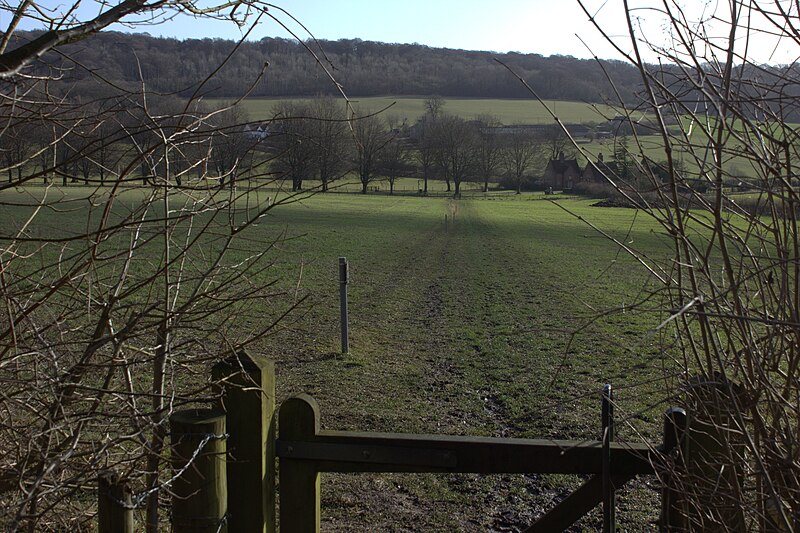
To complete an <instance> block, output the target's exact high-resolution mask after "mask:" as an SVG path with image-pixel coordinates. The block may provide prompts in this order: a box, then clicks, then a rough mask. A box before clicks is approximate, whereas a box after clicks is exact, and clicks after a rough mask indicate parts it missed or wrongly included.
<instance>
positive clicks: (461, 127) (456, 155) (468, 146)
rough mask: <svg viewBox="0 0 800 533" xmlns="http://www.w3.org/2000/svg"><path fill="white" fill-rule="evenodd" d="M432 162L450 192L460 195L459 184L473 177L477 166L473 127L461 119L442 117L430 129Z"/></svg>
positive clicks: (476, 138) (450, 116)
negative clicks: (451, 186)
mask: <svg viewBox="0 0 800 533" xmlns="http://www.w3.org/2000/svg"><path fill="white" fill-rule="evenodd" d="M433 142H434V146H435V147H436V149H435V154H436V163H437V166H438V167H439V170H440V172H441V174H442V176H443V177H444V180H445V183H446V184H447V191H448V192H449V191H450V181H451V180H452V182H453V185H454V186H455V194H456V195H458V194H460V193H461V184H462V183H463V182H465V181H467V180H469V179H471V178H472V177H473V176H474V175H475V171H476V165H477V151H476V148H477V146H478V131H477V128H476V126H475V125H474V124H472V123H469V122H467V121H466V120H464V119H463V118H461V117H456V116H453V115H447V114H444V115H442V116H441V117H440V118H439V119H438V120H437V121H436V127H435V129H434V140H433Z"/></svg>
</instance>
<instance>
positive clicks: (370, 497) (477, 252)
mask: <svg viewBox="0 0 800 533" xmlns="http://www.w3.org/2000/svg"><path fill="white" fill-rule="evenodd" d="M543 198H544V197H542V196H539V195H522V196H521V197H516V196H514V195H510V196H489V197H485V198H482V197H475V198H473V199H470V200H461V201H453V200H451V199H445V198H408V197H397V198H390V197H386V196H383V197H379V196H366V197H364V196H360V195H317V196H315V197H313V198H311V199H309V200H307V201H304V202H302V203H300V204H295V205H291V206H287V207H285V208H280V209H278V210H276V211H275V212H274V213H275V215H274V216H273V217H272V218H271V219H270V224H269V225H270V226H278V227H287V228H288V229H289V231H290V233H291V234H293V235H304V237H303V238H301V239H299V240H297V241H292V242H291V244H290V245H289V246H287V247H286V248H285V249H284V251H283V258H282V263H283V266H284V267H285V268H286V269H287V270H286V273H287V274H293V275H294V278H292V279H289V280H287V281H288V282H289V284H290V285H291V284H292V283H293V282H294V281H296V278H297V277H299V276H300V272H301V269H300V267H299V264H300V262H301V261H302V263H303V268H302V286H303V287H304V290H306V291H308V293H309V294H310V295H311V298H312V300H313V305H312V308H311V309H310V312H309V313H308V314H306V315H305V316H304V317H303V319H302V320H299V321H297V322H291V323H290V324H287V325H286V329H285V330H284V331H283V332H282V333H281V334H280V335H279V336H277V337H274V338H272V339H269V340H268V341H266V342H264V343H263V344H262V345H261V346H260V351H261V352H263V353H267V354H269V355H270V356H271V357H273V358H274V359H275V360H276V361H277V367H278V374H279V380H278V389H279V396H280V397H281V398H284V397H286V396H288V395H291V394H296V393H299V392H309V393H311V394H312V395H314V396H315V397H316V398H317V399H318V401H319V403H320V406H321V409H322V424H323V427H326V428H330V429H346V430H375V431H393V432H422V433H449V434H468V435H491V436H519V437H536V438H549V437H552V438H572V439H595V438H597V437H598V435H599V433H598V431H599V429H598V428H599V400H598V398H599V391H600V389H601V387H602V385H603V383H605V382H611V383H613V384H614V385H615V386H616V387H617V390H618V398H619V404H618V412H619V413H620V417H621V418H622V419H624V420H625V423H622V424H620V426H621V428H620V438H623V439H624V438H629V439H638V438H640V437H639V436H637V435H636V432H635V431H634V430H633V428H636V430H637V431H641V432H642V434H643V435H645V436H646V437H649V438H652V439H653V440H654V441H657V440H658V439H660V437H659V436H658V428H659V426H660V419H659V416H660V413H661V412H662V410H663V406H662V405H657V404H656V405H653V404H652V402H654V401H655V400H656V399H657V398H660V397H662V396H663V394H662V393H660V392H658V391H661V390H663V388H664V387H665V383H664V381H663V380H660V379H658V378H659V377H660V376H661V375H662V364H663V363H664V361H663V358H662V353H661V351H660V350H659V347H658V346H657V339H656V338H654V336H653V334H652V333H651V332H652V328H653V327H654V326H655V325H656V324H658V322H659V321H660V315H657V314H653V315H650V316H646V315H644V316H640V315H636V314H631V313H630V312H627V313H623V312H622V309H623V308H624V307H625V306H630V304H631V302H633V301H635V300H636V298H637V297H638V296H640V294H641V293H640V291H644V290H647V289H648V288H649V287H650V283H649V281H648V280H647V278H646V277H644V276H643V275H638V274H637V272H638V269H637V268H636V267H635V265H634V263H633V262H632V261H631V260H630V259H628V258H627V257H625V256H624V254H622V255H620V254H619V253H618V250H617V249H616V247H615V246H613V245H612V244H611V243H609V242H608V241H607V240H605V239H604V238H601V237H599V236H598V235H597V234H596V233H594V232H593V231H592V230H591V229H589V228H588V227H587V226H586V225H585V224H583V223H582V222H580V221H578V220H576V219H575V218H573V217H571V216H570V215H568V214H566V213H565V212H564V211H563V210H561V209H560V208H559V207H558V205H556V204H554V203H551V202H549V201H546V200H544V199H543ZM561 204H562V205H564V206H565V207H567V208H569V209H570V210H574V211H575V212H576V213H577V214H580V215H581V216H584V217H586V218H587V219H589V220H592V221H594V222H596V223H597V224H598V225H599V226H600V227H602V228H603V229H604V230H606V231H608V232H609V233H611V234H613V235H615V236H617V237H618V238H620V239H626V242H632V243H635V245H636V246H638V247H639V248H643V249H645V250H647V251H648V253H650V254H651V255H653V256H658V255H659V254H663V253H668V247H667V246H666V243H663V242H662V239H661V237H660V236H659V234H658V233H657V232H656V231H654V230H655V228H654V227H652V226H650V225H649V224H645V223H643V222H641V221H639V222H637V223H636V224H635V225H634V229H633V231H630V232H629V229H630V228H631V222H632V220H633V217H634V216H635V215H634V211H632V210H624V209H600V208H593V207H590V205H589V204H590V203H589V202H587V201H582V200H563V201H561ZM445 216H447V218H448V223H447V226H445ZM339 256H346V257H347V258H348V261H349V263H350V266H351V275H352V283H351V285H350V304H351V308H350V316H351V350H352V353H351V354H350V355H347V356H342V355H339V354H338V343H339V336H338V285H337V282H336V279H337V278H336V276H337V258H338V257H339ZM608 309H616V312H615V313H612V314H611V315H609V316H607V317H605V318H602V319H600V320H598V321H593V319H594V318H596V317H597V316H598V315H599V314H600V313H601V312H602V311H604V310H608ZM653 378H656V379H655V381H654V382H650V380H651V379H653ZM648 382H649V383H648ZM628 424H630V425H628ZM576 482H577V479H575V478H569V477H565V476H539V475H531V476H497V477H489V478H481V477H478V476H466V475H461V476H433V475H429V476H411V475H380V476H379V475H372V476H369V475H365V476H346V475H341V476H336V475H329V476H326V477H325V479H324V481H323V507H324V511H323V512H324V520H325V522H324V524H323V529H324V530H326V531H330V530H334V531H378V530H381V531H387V530H391V529H392V528H393V527H399V528H407V527H409V528H410V527H414V528H419V529H421V530H426V531H457V530H475V531H485V530H487V529H491V528H497V527H499V526H502V525H503V523H504V521H511V522H513V523H514V524H515V525H517V526H521V525H523V524H525V523H530V522H531V521H532V520H533V518H534V517H535V516H536V515H537V514H538V513H540V512H541V511H542V510H543V509H545V508H547V507H549V506H551V505H552V502H553V499H554V498H557V497H558V496H560V495H564V491H565V490H567V489H565V487H572V486H574V485H575V483H576ZM634 487H635V489H634V490H632V491H626V492H623V494H622V495H621V496H620V499H621V502H623V503H622V504H621V505H622V508H623V509H625V511H622V512H620V513H619V514H620V517H619V520H620V523H621V524H623V526H622V527H624V528H628V529H629V530H631V531H638V530H643V529H644V528H646V526H645V524H648V523H650V522H652V520H654V519H655V517H656V515H657V505H658V504H657V501H658V495H657V493H655V492H654V491H652V490H648V489H646V488H644V487H645V485H644V483H643V482H637V484H635V485H634ZM503 513H506V514H503ZM509 513H510V514H509ZM509 516H511V517H513V518H511V519H510V518H509ZM596 526H597V516H594V517H592V518H589V519H587V520H586V521H585V522H584V527H585V528H587V529H591V530H594V529H595V528H596Z"/></svg>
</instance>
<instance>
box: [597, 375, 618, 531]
mask: <svg viewBox="0 0 800 533" xmlns="http://www.w3.org/2000/svg"><path fill="white" fill-rule="evenodd" d="M612 399H613V398H612V392H611V385H610V384H606V385H605V386H603V403H602V415H601V417H602V425H603V435H602V439H603V533H614V531H616V527H617V526H616V516H615V515H616V513H615V505H616V496H615V495H614V484H613V482H612V481H611V441H613V440H614V404H613V403H612Z"/></svg>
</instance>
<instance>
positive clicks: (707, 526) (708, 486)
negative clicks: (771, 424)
mask: <svg viewBox="0 0 800 533" xmlns="http://www.w3.org/2000/svg"><path fill="white" fill-rule="evenodd" d="M736 395H737V390H736V387H735V385H733V384H732V383H730V382H728V381H726V380H725V379H724V378H723V377H722V376H717V377H714V378H698V379H695V380H693V381H692V382H691V383H690V384H689V389H688V391H687V403H688V406H689V409H688V415H689V416H688V429H687V434H686V447H685V451H686V455H685V465H686V478H687V480H688V484H684V487H685V488H687V490H690V492H691V494H690V495H689V497H688V504H689V505H690V506H691V508H690V509H688V510H687V514H688V518H689V524H688V527H689V528H690V529H692V530H697V531H704V532H715V531H720V532H721V531H725V532H726V533H733V532H741V533H744V532H745V531H746V522H745V518H744V512H743V504H742V501H743V496H742V494H743V490H742V486H743V483H744V478H743V470H742V469H743V465H744V461H745V458H744V440H743V437H742V435H743V431H742V430H740V429H739V428H738V427H737V426H738V421H737V418H736V405H737V404H738V403H739V399H738V398H736ZM687 485H688V486H687Z"/></svg>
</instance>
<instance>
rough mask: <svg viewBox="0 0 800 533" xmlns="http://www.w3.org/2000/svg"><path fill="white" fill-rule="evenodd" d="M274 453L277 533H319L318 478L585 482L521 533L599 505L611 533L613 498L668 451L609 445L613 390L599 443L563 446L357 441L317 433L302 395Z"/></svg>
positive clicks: (406, 438)
mask: <svg viewBox="0 0 800 533" xmlns="http://www.w3.org/2000/svg"><path fill="white" fill-rule="evenodd" d="M279 413H280V414H279V422H278V427H279V431H280V433H279V437H278V440H277V443H276V452H277V456H278V458H279V461H280V469H279V471H280V489H281V498H280V502H281V503H280V517H281V519H280V526H281V532H282V533H316V532H318V531H319V528H320V474H321V473H323V472H350V473H352V472H392V473H397V472H416V473H422V472H427V473H472V474H528V473H542V474H589V475H591V477H590V478H589V479H588V480H587V481H586V482H585V483H584V484H583V485H582V486H581V487H579V488H578V489H577V490H576V491H575V492H573V493H572V494H571V495H570V496H568V497H567V498H566V499H565V500H563V501H562V502H560V503H559V504H558V505H557V506H556V507H554V508H553V509H551V510H550V511H549V512H548V513H546V514H545V515H544V516H542V517H541V518H540V519H539V520H538V521H537V522H536V523H535V524H533V525H532V526H530V527H529V528H527V529H526V530H525V531H526V532H528V533H534V532H536V533H544V532H550V533H551V532H554V531H563V530H564V529H566V528H568V527H569V526H571V525H572V524H574V523H575V522H576V521H578V520H579V519H580V518H581V517H583V516H584V515H585V514H586V513H588V512H589V511H591V510H592V509H593V508H594V507H595V506H596V505H598V504H600V503H602V504H603V531H604V532H612V531H615V502H614V492H615V491H616V490H617V489H619V488H620V487H622V486H623V485H624V484H625V483H627V482H628V481H630V480H631V479H633V478H634V477H636V476H637V475H641V474H654V473H656V468H657V465H659V464H662V463H663V462H664V452H667V451H669V448H671V447H674V445H675V443H676V442H677V439H676V438H667V439H665V440H666V441H667V446H664V445H662V446H659V447H652V446H649V445H646V444H626V443H620V442H614V441H613V432H614V423H613V403H612V396H611V386H610V385H606V386H605V388H604V390H603V395H602V417H601V418H602V428H603V439H602V440H600V441H568V440H537V439H506V438H484V437H456V436H440V435H411V434H396V433H360V432H351V431H326V430H320V422H319V418H320V413H319V408H318V406H317V403H316V401H315V400H314V399H313V398H312V397H311V396H308V395H300V396H297V397H294V398H290V399H288V400H286V401H285V402H284V403H283V405H281V408H280V412H279ZM667 420H668V422H667V425H666V430H667V432H668V433H672V434H673V435H674V434H675V423H676V422H677V423H678V424H681V425H682V424H683V423H684V422H685V414H684V413H683V410H679V409H672V410H670V411H669V412H668V416H667Z"/></svg>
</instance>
